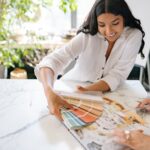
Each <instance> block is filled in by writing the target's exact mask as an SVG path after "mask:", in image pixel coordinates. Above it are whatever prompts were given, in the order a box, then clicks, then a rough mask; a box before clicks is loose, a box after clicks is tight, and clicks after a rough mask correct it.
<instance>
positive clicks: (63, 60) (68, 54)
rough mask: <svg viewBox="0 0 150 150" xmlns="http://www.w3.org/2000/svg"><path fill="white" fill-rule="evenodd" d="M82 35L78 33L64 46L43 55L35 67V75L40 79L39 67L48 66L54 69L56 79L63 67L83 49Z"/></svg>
mask: <svg viewBox="0 0 150 150" xmlns="http://www.w3.org/2000/svg"><path fill="white" fill-rule="evenodd" d="M84 36H85V35H84V34H83V33H80V34H78V35H77V36H76V37H74V38H73V39H72V40H71V41H70V42H69V43H67V44H66V45H65V46H63V47H62V48H60V49H56V50H55V51H54V52H53V53H50V54H48V55H47V56H45V57H44V58H43V59H42V61H41V62H40V63H39V64H37V65H36V67H35V70H34V71H35V75H36V77H37V78H38V79H39V80H40V77H39V69H40V68H42V67H48V68H51V69H52V70H53V71H54V75H55V77H54V78H55V79H56V78H57V76H58V74H60V73H62V72H63V70H64V69H65V67H66V66H67V65H68V64H69V63H70V62H71V61H72V60H73V59H75V58H76V57H77V56H78V55H79V54H80V52H81V51H82V50H83V45H84V43H83V42H84Z"/></svg>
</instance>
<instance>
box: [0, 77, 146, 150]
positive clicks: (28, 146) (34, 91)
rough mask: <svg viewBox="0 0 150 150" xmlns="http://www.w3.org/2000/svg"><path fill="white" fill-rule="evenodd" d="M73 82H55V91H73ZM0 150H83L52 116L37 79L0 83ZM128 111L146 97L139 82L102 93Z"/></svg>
mask: <svg viewBox="0 0 150 150" xmlns="http://www.w3.org/2000/svg"><path fill="white" fill-rule="evenodd" d="M76 84H79V83H75V82H70V81H58V82H56V85H55V88H56V89H57V90H64V89H65V90H66V91H70V92H71V91H74V90H75V89H76ZM0 87H1V90H0V150H60V149H63V150H83V148H82V146H81V145H80V144H79V143H78V142H77V140H76V139H75V138H74V137H73V136H72V135H71V134H70V133H69V131H68V130H67V129H66V128H65V127H64V126H63V125H62V124H61V122H59V121H58V120H57V119H56V118H55V117H54V116H52V115H49V114H48V109H47V102H46V99H45V96H44V93H43V89H42V86H41V84H40V83H39V82H38V81H37V80H10V79H1V80H0ZM105 95H106V96H107V97H111V99H115V100H117V101H120V102H123V103H124V104H125V105H127V106H128V107H130V108H133V107H134V106H135V105H136V104H137V102H136V101H137V100H141V99H143V98H144V97H146V96H147V95H146V91H145V90H144V88H143V87H142V85H141V84H140V82H139V81H127V82H126V83H125V84H124V85H123V86H121V87H120V88H119V89H118V90H117V91H116V92H112V93H111V92H109V93H106V94H105Z"/></svg>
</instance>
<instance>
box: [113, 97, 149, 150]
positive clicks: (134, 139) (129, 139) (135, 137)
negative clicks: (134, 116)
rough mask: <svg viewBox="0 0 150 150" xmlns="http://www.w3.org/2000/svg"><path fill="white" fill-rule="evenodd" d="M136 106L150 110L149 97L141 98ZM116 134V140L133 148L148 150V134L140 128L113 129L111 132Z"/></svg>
mask: <svg viewBox="0 0 150 150" xmlns="http://www.w3.org/2000/svg"><path fill="white" fill-rule="evenodd" d="M138 108H139V109H141V110H144V109H145V111H147V112H150V98H148V99H145V100H143V101H142V102H141V103H140V104H139V105H138ZM113 135H114V136H116V142H118V143H120V144H123V145H126V146H129V147H130V148H132V149H134V150H149V149H150V136H149V135H145V134H144V133H143V131H142V130H134V131H122V130H115V131H114V133H113Z"/></svg>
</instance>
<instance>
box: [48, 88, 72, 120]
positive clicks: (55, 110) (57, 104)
mask: <svg viewBox="0 0 150 150" xmlns="http://www.w3.org/2000/svg"><path fill="white" fill-rule="evenodd" d="M45 95H46V98H47V101H48V107H49V111H50V113H51V114H54V115H55V116H56V117H57V118H58V119H59V120H60V121H62V120H63V119H62V116H61V112H60V109H61V108H62V107H65V108H72V106H71V105H70V104H68V103H67V102H66V101H65V100H64V99H63V98H62V97H61V96H59V95H57V94H56V93H54V92H52V91H51V90H50V91H49V90H47V91H45Z"/></svg>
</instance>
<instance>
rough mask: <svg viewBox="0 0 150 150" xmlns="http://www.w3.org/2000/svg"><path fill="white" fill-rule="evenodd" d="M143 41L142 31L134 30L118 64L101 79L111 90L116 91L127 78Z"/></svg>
mask: <svg viewBox="0 0 150 150" xmlns="http://www.w3.org/2000/svg"><path fill="white" fill-rule="evenodd" d="M141 41H142V33H141V32H140V31H139V30H138V31H137V30H136V32H133V33H132V34H131V35H130V36H129V37H128V40H127V41H126V46H125V49H124V51H123V53H122V55H121V57H120V59H119V60H118V61H117V63H116V65H115V66H114V67H113V68H112V69H110V71H109V72H108V74H107V75H106V76H105V77H103V78H102V79H101V80H103V81H105V82H106V83H107V84H108V85H109V87H110V90H111V91H114V90H115V89H116V88H117V87H118V86H119V85H120V84H121V83H122V82H123V81H124V80H125V79H127V77H128V75H129V73H130V72H131V70H132V68H133V66H134V63H135V59H136V57H137V54H138V51H139V49H140V46H141Z"/></svg>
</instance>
